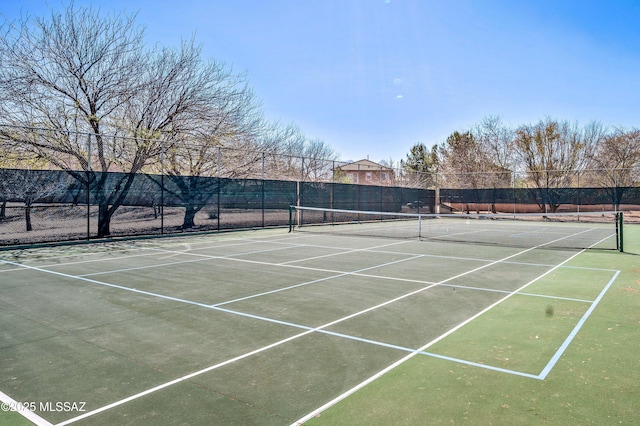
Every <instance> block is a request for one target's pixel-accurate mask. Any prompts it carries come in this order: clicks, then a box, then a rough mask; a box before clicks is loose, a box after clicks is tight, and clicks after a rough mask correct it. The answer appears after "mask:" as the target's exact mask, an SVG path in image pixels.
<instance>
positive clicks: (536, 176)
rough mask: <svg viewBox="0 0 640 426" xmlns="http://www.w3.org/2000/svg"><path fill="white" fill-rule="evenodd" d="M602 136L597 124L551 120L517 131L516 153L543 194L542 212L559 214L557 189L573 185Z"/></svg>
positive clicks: (525, 126)
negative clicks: (549, 211) (557, 212)
mask: <svg viewBox="0 0 640 426" xmlns="http://www.w3.org/2000/svg"><path fill="white" fill-rule="evenodd" d="M601 136H602V126H600V125H599V124H597V123H591V124H589V125H587V126H586V127H584V128H580V126H578V125H577V124H570V123H569V122H567V121H558V120H554V119H551V118H547V119H545V120H541V121H539V122H538V123H536V124H531V125H523V126H520V127H519V128H518V129H517V130H516V136H515V147H516V150H517V154H518V156H519V158H520V160H521V161H522V162H523V164H524V167H525V168H526V172H527V176H528V180H529V182H530V183H531V184H532V185H533V187H534V188H535V189H536V190H537V191H539V192H540V195H541V196H540V197H538V199H539V200H542V202H541V203H540V208H541V209H543V210H545V211H546V209H547V207H548V209H550V210H551V212H555V211H557V209H558V207H559V206H560V202H559V201H558V200H556V199H555V196H554V195H555V192H554V190H555V189H558V188H567V187H570V186H571V185H572V184H574V182H575V180H576V178H577V174H576V172H579V171H581V170H583V169H584V167H585V165H586V161H587V158H588V154H589V152H590V151H591V150H592V149H593V147H594V146H595V145H596V144H597V143H598V141H599V139H600V138H601ZM543 203H544V205H543Z"/></svg>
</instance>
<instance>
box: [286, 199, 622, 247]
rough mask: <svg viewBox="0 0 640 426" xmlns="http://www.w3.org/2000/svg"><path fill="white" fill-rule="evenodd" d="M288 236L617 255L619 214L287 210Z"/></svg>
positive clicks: (313, 208) (619, 231) (620, 215)
mask: <svg viewBox="0 0 640 426" xmlns="http://www.w3.org/2000/svg"><path fill="white" fill-rule="evenodd" d="M289 218H290V220H289V231H290V232H314V233H327V234H338V235H350V236H362V237H364V236H372V237H388V238H402V239H406V238H410V239H420V240H433V241H443V242H458V243H468V244H482V245H496V246H513V247H526V248H529V247H539V248H559V249H589V248H597V249H610V250H619V251H622V226H623V220H622V213H621V212H571V213H539V214H537V213H516V214H499V213H497V214H464V213H447V214H420V213H389V212H375V211H358V210H340V209H326V208H317V207H301V206H291V208H290V215H289Z"/></svg>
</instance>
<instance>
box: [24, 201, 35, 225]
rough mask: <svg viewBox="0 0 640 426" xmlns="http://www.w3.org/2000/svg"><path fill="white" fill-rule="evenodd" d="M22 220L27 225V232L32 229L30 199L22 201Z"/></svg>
mask: <svg viewBox="0 0 640 426" xmlns="http://www.w3.org/2000/svg"><path fill="white" fill-rule="evenodd" d="M24 221H25V223H26V225H27V232H29V231H33V226H31V200H28V199H27V200H25V202H24Z"/></svg>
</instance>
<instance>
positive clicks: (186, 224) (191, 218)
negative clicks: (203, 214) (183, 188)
mask: <svg viewBox="0 0 640 426" xmlns="http://www.w3.org/2000/svg"><path fill="white" fill-rule="evenodd" d="M198 210H199V209H197V208H196V207H195V206H194V205H192V204H187V206H186V208H185V211H184V219H183V221H182V229H190V228H193V227H194V226H196V223H195V218H196V213H198Z"/></svg>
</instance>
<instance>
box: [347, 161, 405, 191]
mask: <svg viewBox="0 0 640 426" xmlns="http://www.w3.org/2000/svg"><path fill="white" fill-rule="evenodd" d="M335 172H336V174H340V175H343V176H344V177H345V178H346V179H347V180H348V181H349V182H351V183H357V184H360V185H382V186H385V185H387V186H391V185H393V182H394V180H395V174H394V171H393V169H391V168H389V167H386V166H383V165H381V164H378V163H374V162H373V161H369V160H360V161H354V162H353V163H349V164H345V165H344V166H340V167H337V168H336V170H335Z"/></svg>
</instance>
